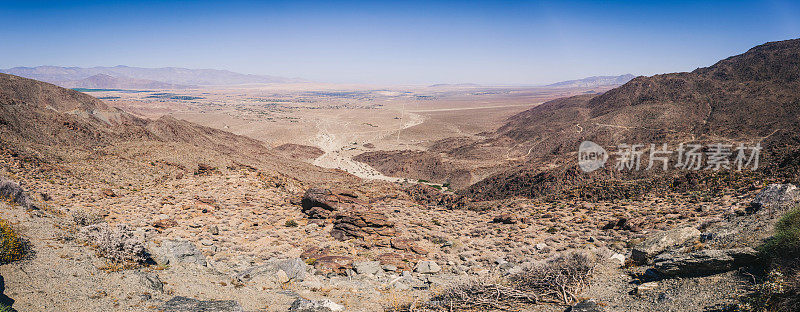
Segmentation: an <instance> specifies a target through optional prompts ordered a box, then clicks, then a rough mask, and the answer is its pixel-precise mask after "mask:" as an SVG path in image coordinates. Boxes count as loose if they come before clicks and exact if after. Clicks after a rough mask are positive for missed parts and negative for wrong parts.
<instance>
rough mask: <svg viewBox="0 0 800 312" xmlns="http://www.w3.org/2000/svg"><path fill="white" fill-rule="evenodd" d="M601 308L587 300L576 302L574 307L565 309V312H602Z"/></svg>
mask: <svg viewBox="0 0 800 312" xmlns="http://www.w3.org/2000/svg"><path fill="white" fill-rule="evenodd" d="M602 311H603V307H602V306H600V305H599V304H597V302H596V301H594V300H592V299H589V300H583V301H581V302H578V303H577V304H575V305H574V306H571V307H569V308H567V310H566V312H602Z"/></svg>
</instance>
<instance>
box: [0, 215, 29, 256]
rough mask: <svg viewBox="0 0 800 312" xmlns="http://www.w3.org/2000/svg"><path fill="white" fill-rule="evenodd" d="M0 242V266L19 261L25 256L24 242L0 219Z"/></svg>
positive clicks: (6, 222)
mask: <svg viewBox="0 0 800 312" xmlns="http://www.w3.org/2000/svg"><path fill="white" fill-rule="evenodd" d="M0 240H2V241H1V242H0V264H6V263H10V262H14V261H17V260H21V259H22V258H23V257H24V256H25V251H26V249H27V248H26V247H25V242H24V241H23V239H22V238H21V237H20V236H19V235H18V234H17V233H16V232H15V231H14V229H13V228H11V225H10V224H8V221H6V220H3V219H0Z"/></svg>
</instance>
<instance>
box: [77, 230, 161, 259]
mask: <svg viewBox="0 0 800 312" xmlns="http://www.w3.org/2000/svg"><path fill="white" fill-rule="evenodd" d="M78 237H79V238H80V239H81V240H83V241H85V242H87V243H88V244H89V245H90V246H92V247H93V248H94V249H95V251H96V252H97V254H98V256H100V257H103V258H106V259H108V260H109V261H111V262H112V263H113V264H122V265H138V264H142V263H144V262H146V261H147V260H148V259H149V258H148V256H147V252H146V251H145V248H144V239H142V238H141V237H137V236H136V235H135V234H134V233H133V231H132V230H130V229H129V228H128V226H127V225H125V224H117V225H116V226H112V225H109V224H108V223H100V224H93V225H89V226H84V227H82V228H81V229H80V231H79V232H78Z"/></svg>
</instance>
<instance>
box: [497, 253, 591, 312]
mask: <svg viewBox="0 0 800 312" xmlns="http://www.w3.org/2000/svg"><path fill="white" fill-rule="evenodd" d="M594 266H595V262H594V260H593V259H592V257H591V256H590V255H588V254H587V253H585V252H570V253H565V254H560V255H558V256H556V257H555V258H551V259H549V260H547V261H545V262H543V263H540V264H537V265H533V266H531V267H529V268H527V269H526V270H524V271H522V272H521V273H518V274H515V275H512V276H511V278H510V280H511V284H512V285H513V286H514V288H516V289H522V290H525V291H528V292H531V293H535V294H537V295H538V296H539V297H540V298H543V299H542V300H543V301H550V302H561V303H567V304H568V303H572V302H575V301H577V297H576V293H577V292H578V291H580V290H581V289H583V288H585V287H586V286H588V280H587V279H588V277H589V275H590V274H591V272H592V270H593V269H594Z"/></svg>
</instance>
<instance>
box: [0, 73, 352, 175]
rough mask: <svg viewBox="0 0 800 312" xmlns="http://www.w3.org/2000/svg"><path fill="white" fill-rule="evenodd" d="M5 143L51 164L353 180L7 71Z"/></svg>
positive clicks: (1, 91)
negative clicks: (242, 170) (107, 161)
mask: <svg viewBox="0 0 800 312" xmlns="http://www.w3.org/2000/svg"><path fill="white" fill-rule="evenodd" d="M0 141H1V142H2V143H3V144H2V146H3V147H2V149H0V151H2V152H4V153H8V154H10V155H16V156H15V158H21V159H27V160H28V161H31V162H34V163H38V164H47V165H49V166H62V167H63V166H65V164H67V163H71V164H74V165H76V166H78V165H80V164H81V163H83V165H84V166H88V167H91V164H92V161H93V160H94V159H96V158H100V157H107V156H109V155H110V157H112V158H114V160H115V161H131V160H133V161H138V162H144V163H145V164H147V163H158V162H161V163H165V164H171V165H174V166H178V167H181V168H184V169H185V170H187V171H188V172H192V171H193V170H194V168H197V167H198V166H199V165H200V164H203V165H206V166H212V167H223V166H227V167H230V166H246V167H248V168H255V169H257V170H263V171H265V172H270V173H278V174H283V175H286V176H291V177H293V178H297V179H300V180H303V181H308V182H324V181H344V180H349V181H352V180H354V179H355V178H354V177H352V176H348V175H346V174H343V173H342V172H338V171H333V170H327V169H322V168H319V167H315V166H312V165H309V164H306V163H303V162H300V161H295V160H291V159H287V158H284V157H282V156H279V155H278V154H275V153H273V152H270V150H269V148H268V147H267V146H265V145H264V144H263V143H262V142H261V141H258V140H255V139H251V138H247V137H244V136H239V135H235V134H232V133H229V132H225V131H222V130H217V129H213V128H209V127H204V126H200V125H196V124H193V123H190V122H186V121H181V120H177V119H174V118H171V117H162V118H159V119H157V120H149V119H143V118H139V117H137V116H134V115H131V114H129V113H127V112H124V111H122V110H120V109H117V108H113V107H109V106H108V105H106V104H105V103H104V102H102V101H100V100H98V99H96V98H93V97H91V96H89V95H86V94H83V93H80V92H77V91H74V90H69V89H64V88H61V87H58V86H55V85H52V84H49V83H44V82H40V81H36V80H31V79H26V78H22V77H18V76H13V75H7V74H0ZM144 155H146V157H143V156H144ZM122 166H123V167H124V166H125V165H122ZM66 167H69V166H66ZM73 169H74V170H72V171H76V170H77V169H75V168H73ZM89 171H91V170H89ZM93 173H96V174H100V175H103V174H109V175H114V173H113V172H93Z"/></svg>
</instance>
